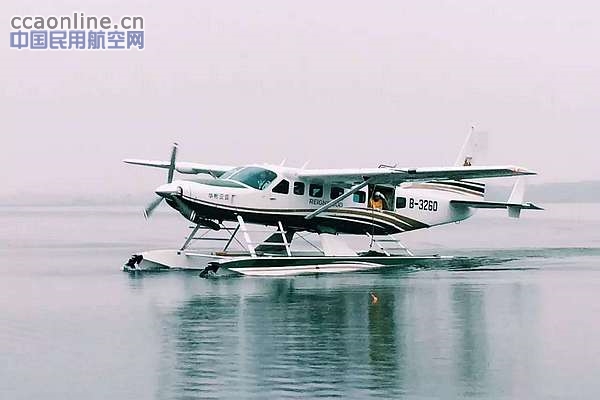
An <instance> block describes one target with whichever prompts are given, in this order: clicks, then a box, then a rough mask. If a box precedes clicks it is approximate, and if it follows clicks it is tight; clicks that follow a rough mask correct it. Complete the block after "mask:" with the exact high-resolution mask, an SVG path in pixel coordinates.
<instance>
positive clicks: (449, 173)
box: [298, 165, 536, 185]
mask: <svg viewBox="0 0 600 400" xmlns="http://www.w3.org/2000/svg"><path fill="white" fill-rule="evenodd" d="M535 174H536V173H535V172H534V171H531V170H528V169H525V168H522V167H516V166H513V165H504V166H487V167H471V166H467V167H433V168H412V169H411V168H389V167H384V168H357V169H306V170H302V171H299V172H298V177H300V178H306V179H311V180H314V181H320V182H324V183H338V184H346V185H353V184H357V183H360V182H364V181H365V180H370V182H371V183H378V184H390V185H398V184H400V183H402V182H415V181H430V180H444V179H476V178H497V177H503V176H520V175H535Z"/></svg>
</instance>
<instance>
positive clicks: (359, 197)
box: [352, 192, 367, 203]
mask: <svg viewBox="0 0 600 400" xmlns="http://www.w3.org/2000/svg"><path fill="white" fill-rule="evenodd" d="M352 200H353V201H354V202H355V203H364V202H365V201H366V200H367V195H366V194H365V192H356V193H354V195H353V196H352Z"/></svg>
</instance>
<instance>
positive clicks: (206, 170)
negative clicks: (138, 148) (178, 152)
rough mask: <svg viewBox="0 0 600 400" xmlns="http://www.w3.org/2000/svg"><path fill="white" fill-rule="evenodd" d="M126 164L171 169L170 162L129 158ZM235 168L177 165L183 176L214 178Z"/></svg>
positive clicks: (182, 163)
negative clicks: (207, 175) (196, 175)
mask: <svg viewBox="0 0 600 400" xmlns="http://www.w3.org/2000/svg"><path fill="white" fill-rule="evenodd" d="M123 162H124V163H126V164H134V165H143V166H146V167H155V168H165V169H168V168H169V161H156V160H139V159H133V158H128V159H125V160H123ZM233 168H235V167H232V166H230V165H214V164H198V163H192V162H177V163H175V169H176V170H177V172H179V173H182V174H210V175H213V176H217V177H218V176H221V175H223V174H224V173H225V172H227V171H229V170H232V169H233Z"/></svg>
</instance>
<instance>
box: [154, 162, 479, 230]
mask: <svg viewBox="0 0 600 400" xmlns="http://www.w3.org/2000/svg"><path fill="white" fill-rule="evenodd" d="M263 170H264V171H267V173H265V172H264V171H263ZM239 171H241V172H238V173H237V174H236V173H235V171H233V174H230V173H228V174H225V175H224V176H223V177H222V178H216V179H215V178H209V179H195V180H176V181H174V182H172V183H170V184H167V185H163V186H161V187H159V188H158V189H157V191H156V192H157V194H159V195H161V193H169V194H170V196H172V194H173V193H177V195H176V196H177V198H174V197H167V196H165V198H166V199H167V202H168V203H169V204H170V205H171V206H172V207H173V208H175V209H177V210H178V211H179V212H180V213H181V214H182V215H184V216H185V217H186V218H187V219H189V220H191V221H192V222H196V223H202V221H217V222H221V221H235V220H236V218H237V216H238V215H240V216H242V217H243V218H244V220H245V221H246V222H248V223H259V224H265V225H277V223H278V221H280V222H281V223H282V224H283V225H284V226H286V227H287V228H289V229H292V230H295V231H303V230H306V231H312V232H319V233H321V232H330V233H331V232H335V233H348V234H364V233H375V234H393V233H400V232H404V231H409V230H414V229H421V228H428V227H431V226H435V225H441V224H447V223H451V222H456V221H460V220H463V219H465V218H468V217H469V216H471V215H472V210H471V209H469V208H467V207H459V206H455V205H451V204H450V201H451V200H457V199H481V198H482V197H483V191H484V186H483V184H480V183H476V182H466V181H465V182H463V181H436V182H419V183H406V184H401V185H399V186H390V185H379V184H377V185H368V186H365V187H364V188H363V189H361V190H360V191H358V192H357V193H354V194H353V195H351V196H349V197H347V198H345V199H343V200H341V201H339V202H338V203H335V205H334V206H332V207H331V208H329V209H327V210H325V211H323V212H322V213H320V214H318V215H317V216H315V217H314V218H312V219H306V216H307V215H308V214H310V213H311V212H313V211H315V210H316V209H318V208H320V207H322V206H323V205H325V204H327V203H329V202H330V201H331V200H332V199H335V198H337V197H339V196H340V195H341V194H342V193H343V192H344V191H347V190H348V189H349V188H348V186H347V185H337V184H335V183H329V182H320V181H319V180H314V181H311V180H306V179H300V178H298V173H297V172H298V169H296V168H287V167H281V166H262V165H261V166H250V167H244V168H241V169H239ZM253 174H254V175H253ZM376 191H377V192H380V193H382V194H383V195H384V197H385V206H384V209H383V210H379V209H374V208H371V207H369V199H370V198H371V197H372V194H373V193H374V192H376Z"/></svg>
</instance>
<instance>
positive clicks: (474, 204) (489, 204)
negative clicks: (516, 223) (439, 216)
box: [450, 200, 543, 210]
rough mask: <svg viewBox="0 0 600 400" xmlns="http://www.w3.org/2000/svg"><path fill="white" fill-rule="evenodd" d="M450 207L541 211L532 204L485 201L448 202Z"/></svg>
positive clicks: (540, 208)
mask: <svg viewBox="0 0 600 400" xmlns="http://www.w3.org/2000/svg"><path fill="white" fill-rule="evenodd" d="M450 204H452V205H461V206H465V207H471V208H509V207H516V208H519V209H521V210H543V208H542V207H538V206H536V205H535V204H533V203H503V202H501V201H485V200H450Z"/></svg>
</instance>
